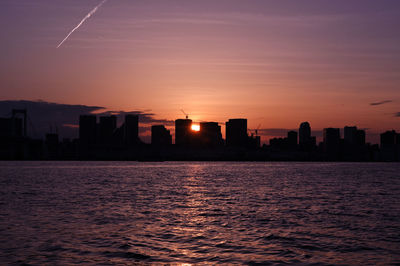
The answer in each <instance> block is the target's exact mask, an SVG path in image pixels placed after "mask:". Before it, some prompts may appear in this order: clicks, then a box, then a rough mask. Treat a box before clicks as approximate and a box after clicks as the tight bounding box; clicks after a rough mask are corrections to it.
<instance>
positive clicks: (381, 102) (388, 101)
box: [369, 100, 393, 106]
mask: <svg viewBox="0 0 400 266" xmlns="http://www.w3.org/2000/svg"><path fill="white" fill-rule="evenodd" d="M391 102H393V101H391V100H386V101H380V102H374V103H370V104H369V105H372V106H375V105H382V104H385V103H391Z"/></svg>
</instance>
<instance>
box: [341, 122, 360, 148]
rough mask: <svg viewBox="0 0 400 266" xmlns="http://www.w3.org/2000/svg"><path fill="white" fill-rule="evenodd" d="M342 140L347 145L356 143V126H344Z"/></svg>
mask: <svg viewBox="0 0 400 266" xmlns="http://www.w3.org/2000/svg"><path fill="white" fill-rule="evenodd" d="M343 132H344V141H345V143H346V144H347V145H349V144H350V145H354V144H356V139H357V127H356V126H353V127H348V126H346V127H344V131H343Z"/></svg>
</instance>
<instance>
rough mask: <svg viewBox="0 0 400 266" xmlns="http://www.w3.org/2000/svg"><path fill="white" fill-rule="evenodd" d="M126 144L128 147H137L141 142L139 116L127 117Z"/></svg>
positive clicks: (125, 127)
mask: <svg viewBox="0 0 400 266" xmlns="http://www.w3.org/2000/svg"><path fill="white" fill-rule="evenodd" d="M123 128H124V143H125V145H127V146H128V147H132V146H135V145H137V144H138V143H139V142H140V141H139V117H138V116H137V115H125V123H124V125H123Z"/></svg>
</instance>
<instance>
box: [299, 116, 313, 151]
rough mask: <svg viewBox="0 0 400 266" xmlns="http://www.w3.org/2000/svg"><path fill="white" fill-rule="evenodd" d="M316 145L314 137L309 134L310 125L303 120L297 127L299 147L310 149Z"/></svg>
mask: <svg viewBox="0 0 400 266" xmlns="http://www.w3.org/2000/svg"><path fill="white" fill-rule="evenodd" d="M315 146H316V138H315V137H312V136H311V127H310V124H309V123H308V122H303V123H301V124H300V127H299V148H300V150H302V151H311V150H313V149H314V148H315Z"/></svg>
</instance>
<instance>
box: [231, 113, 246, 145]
mask: <svg viewBox="0 0 400 266" xmlns="http://www.w3.org/2000/svg"><path fill="white" fill-rule="evenodd" d="M247 144H248V135H247V119H243V118H237V119H229V121H228V122H226V145H227V146H232V147H246V146H247Z"/></svg>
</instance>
